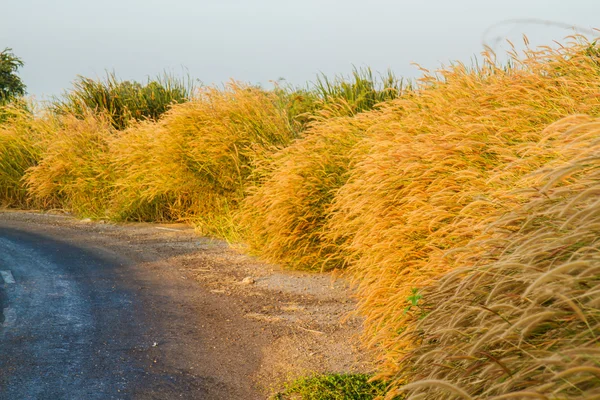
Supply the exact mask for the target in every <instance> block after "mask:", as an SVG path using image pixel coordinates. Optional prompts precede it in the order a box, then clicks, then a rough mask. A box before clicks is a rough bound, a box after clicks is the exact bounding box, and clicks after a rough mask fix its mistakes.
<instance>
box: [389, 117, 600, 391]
mask: <svg viewBox="0 0 600 400" xmlns="http://www.w3.org/2000/svg"><path fill="white" fill-rule="evenodd" d="M559 127H560V128H561V129H559V132H560V131H562V134H559V135H552V134H553V133H555V132H556V130H555V129H554V130H553V131H554V132H550V133H549V132H547V133H549V136H552V137H553V138H555V139H557V140H559V142H560V143H561V147H560V148H561V152H562V153H563V157H564V159H565V160H566V161H561V162H553V163H550V164H549V165H547V166H545V167H544V168H543V169H541V170H539V171H538V172H537V173H536V174H535V175H533V176H531V177H528V178H527V179H525V180H524V182H522V185H523V186H526V185H529V184H532V183H533V184H534V185H533V186H531V188H530V189H528V190H524V191H520V192H519V193H518V194H517V195H519V196H524V197H525V198H526V199H527V202H526V203H525V204H524V205H523V206H522V207H519V208H517V209H516V210H514V211H512V212H509V213H506V214H505V215H504V216H502V217H501V218H500V219H498V220H497V221H496V222H494V223H493V224H491V226H489V227H488V229H486V230H485V231H484V233H483V234H482V235H481V236H480V237H479V238H477V240H475V241H473V242H472V243H471V244H470V245H469V246H468V247H466V248H464V249H462V250H461V253H463V255H462V257H460V258H461V264H463V265H467V267H464V268H460V269H457V270H455V271H453V272H451V273H449V274H447V275H445V276H444V277H443V278H442V279H441V280H439V281H438V282H436V283H435V284H434V285H432V286H430V287H427V289H426V290H425V291H423V293H422V294H423V300H424V302H423V305H422V306H421V309H420V312H421V313H423V314H424V315H426V317H425V318H423V319H421V320H420V321H417V322H416V324H417V326H416V329H415V330H411V331H410V332H407V333H406V334H405V335H406V336H407V338H406V339H408V340H409V341H412V342H413V343H415V345H416V346H415V350H414V351H412V352H410V353H409V354H408V355H407V356H406V357H405V358H404V360H402V362H401V363H400V365H401V366H402V369H401V370H400V372H399V374H398V375H397V376H395V377H394V378H395V379H396V380H397V382H399V383H403V382H406V383H409V384H408V385H406V386H404V388H400V391H402V392H407V393H408V394H409V396H408V398H410V399H417V398H419V399H421V398H445V399H469V398H472V399H475V398H477V399H517V398H539V399H582V400H583V399H592V398H599V397H600V368H599V364H598V362H599V361H598V360H599V357H600V350H599V348H598V337H599V336H600V301H599V300H600V278H599V277H600V197H599V196H598V195H599V194H600V120H589V119H587V121H586V118H583V117H580V118H570V119H569V120H567V121H565V122H564V123H563V124H560V125H559ZM555 128H556V126H555ZM551 133H552V134H551ZM416 314H417V315H418V314H419V313H416ZM412 315H413V317H416V316H417V315H415V314H414V313H413V314H412ZM392 394H393V392H392V393H390V396H391V395H392Z"/></svg>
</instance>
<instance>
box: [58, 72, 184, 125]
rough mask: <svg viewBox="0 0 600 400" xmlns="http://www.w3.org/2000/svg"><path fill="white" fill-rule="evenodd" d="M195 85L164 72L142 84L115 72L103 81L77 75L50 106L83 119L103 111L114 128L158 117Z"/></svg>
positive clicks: (59, 112)
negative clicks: (118, 75)
mask: <svg viewBox="0 0 600 400" xmlns="http://www.w3.org/2000/svg"><path fill="white" fill-rule="evenodd" d="M193 92H194V85H193V83H192V81H191V80H190V79H189V78H188V79H185V78H184V79H180V78H176V77H174V76H171V75H168V74H166V73H165V74H163V75H162V76H159V77H157V78H155V79H148V81H147V82H146V83H145V84H142V83H139V82H135V81H121V80H119V79H118V78H117V76H116V75H115V74H114V73H107V75H106V79H105V80H100V79H97V80H96V79H91V78H86V77H83V76H79V77H78V78H77V79H76V80H75V82H74V83H73V89H72V90H71V91H69V92H66V93H64V94H63V95H62V97H57V98H54V99H53V100H52V101H51V102H50V109H51V110H52V111H53V112H54V113H57V114H61V115H69V114H71V115H75V116H77V117H80V118H84V117H85V116H86V115H88V114H89V113H90V112H95V113H102V114H106V115H107V116H108V117H110V119H111V122H112V124H113V126H114V127H115V128H117V129H125V128H127V127H128V126H129V125H130V124H131V122H133V121H140V120H145V119H150V120H157V119H158V118H159V117H160V116H161V115H162V114H164V113H165V112H166V111H167V110H168V109H169V108H170V107H171V105H173V104H177V103H184V102H186V101H188V100H190V99H191V97H192V96H193Z"/></svg>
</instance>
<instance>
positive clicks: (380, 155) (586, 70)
mask: <svg viewBox="0 0 600 400" xmlns="http://www.w3.org/2000/svg"><path fill="white" fill-rule="evenodd" d="M588 47H589V45H588V44H587V43H583V44H577V43H574V44H572V45H571V46H565V47H563V48H560V49H558V50H552V49H541V50H537V51H529V52H527V53H526V55H525V58H524V59H519V58H517V57H515V60H514V61H513V63H514V66H513V67H512V68H508V69H506V68H504V67H502V66H499V65H497V64H496V63H495V62H494V61H493V60H491V59H488V61H487V62H486V63H485V64H484V65H482V66H481V67H480V68H479V69H476V70H472V69H468V68H466V67H464V66H463V65H455V66H453V67H451V68H449V69H447V70H443V71H440V73H439V74H440V75H439V76H438V77H433V76H426V77H425V78H424V80H423V82H422V86H421V88H420V90H419V91H418V93H417V94H415V95H411V96H405V97H402V98H400V99H397V100H394V101H391V102H388V103H386V104H385V105H384V106H383V107H382V108H381V110H380V112H381V115H383V116H386V117H387V119H383V120H381V123H377V122H376V123H375V124H373V126H372V127H371V128H370V132H369V135H368V136H366V137H365V139H364V140H362V141H361V142H360V143H359V144H358V145H357V146H355V149H354V150H353V152H352V154H351V155H350V157H351V158H353V159H354V161H353V168H352V169H351V171H350V174H349V179H348V183H346V184H345V185H344V186H342V187H341V188H340V189H339V190H338V191H337V192H336V195H335V199H334V201H333V206H332V211H331V215H332V217H331V218H330V219H329V220H328V221H327V225H326V226H325V229H324V240H328V241H329V242H330V243H335V244H336V245H339V252H340V254H341V255H342V256H343V257H344V258H345V261H346V263H347V264H349V265H350V274H351V276H352V279H353V281H354V282H355V283H356V285H357V296H358V298H359V310H360V311H361V313H362V314H363V315H364V316H365V317H366V330H365V339H366V340H367V343H368V344H369V345H371V346H373V347H375V348H377V349H379V350H380V355H381V358H382V361H384V363H385V365H386V366H385V369H386V370H387V371H389V372H390V373H394V371H395V369H396V368H397V360H398V357H399V355H400V354H402V352H403V351H405V349H406V347H407V346H410V345H411V344H410V343H406V342H404V341H402V340H399V335H400V333H402V332H403V331H404V330H405V329H407V327H410V324H408V320H407V318H408V317H407V314H405V313H404V310H405V309H406V307H407V306H408V305H409V304H410V298H411V297H412V296H413V289H414V288H419V287H422V286H424V285H426V284H428V283H430V282H432V280H434V279H435V278H436V277H438V276H440V275H441V274H443V273H445V272H448V271H450V270H452V269H453V268H455V267H456V266H457V265H456V263H455V262H454V261H453V259H451V258H448V257H445V254H446V253H447V252H449V251H451V250H453V249H456V248H458V247H461V246H464V245H465V244H466V243H468V242H469V240H471V239H473V238H474V237H476V236H477V235H478V234H479V233H480V229H481V227H482V226H485V224H486V223H488V222H490V221H492V220H493V219H494V218H496V216H497V215H498V214H499V213H501V212H504V211H506V210H507V209H510V208H511V207H514V206H516V204H517V203H516V200H515V199H513V198H512V196H510V195H507V192H509V191H510V190H512V189H513V188H514V187H515V184H516V182H518V181H519V178H520V177H522V176H523V175H524V174H526V173H528V172H530V171H532V170H535V169H536V168H538V167H540V166H541V165H543V164H544V163H545V162H547V161H548V160H551V159H554V158H560V157H561V149H560V148H559V147H554V146H553V145H552V141H547V142H543V143H542V142H540V140H541V138H542V135H543V134H542V131H543V128H544V127H545V126H546V125H548V124H550V123H553V122H555V121H557V120H559V119H560V118H562V117H564V116H566V115H569V114H573V113H586V114H589V115H600V114H599V113H600V98H598V96H597V93H598V88H599V87H600V74H599V69H598V65H597V61H598V60H597V59H596V58H595V57H590V56H589V55H588V53H587V49H588ZM532 143H537V145H535V146H531V144H532Z"/></svg>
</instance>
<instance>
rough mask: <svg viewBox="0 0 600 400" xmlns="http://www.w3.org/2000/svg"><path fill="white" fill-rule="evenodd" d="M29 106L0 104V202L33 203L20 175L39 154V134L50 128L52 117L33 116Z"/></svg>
mask: <svg viewBox="0 0 600 400" xmlns="http://www.w3.org/2000/svg"><path fill="white" fill-rule="evenodd" d="M31 108H32V107H31V106H28V107H21V106H19V105H18V104H15V103H13V104H12V105H9V106H5V107H3V108H2V111H1V112H2V117H3V118H2V122H1V123H0V205H1V206H3V207H17V208H29V207H35V206H36V205H35V204H34V202H32V201H31V198H30V197H29V196H28V193H27V188H26V187H25V185H24V182H23V177H24V176H25V172H26V171H27V170H28V169H29V168H31V167H32V166H34V165H36V163H37V162H38V160H39V159H40V158H41V157H42V152H43V146H42V145H41V141H42V140H43V139H42V138H43V137H45V136H47V135H48V134H49V133H50V132H53V131H54V124H53V120H52V119H48V118H45V119H44V118H35V117H34V114H33V113H32V112H31V111H29V110H30V109H31Z"/></svg>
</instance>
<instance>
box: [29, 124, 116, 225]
mask: <svg viewBox="0 0 600 400" xmlns="http://www.w3.org/2000/svg"><path fill="white" fill-rule="evenodd" d="M113 135H114V129H113V128H112V126H111V123H110V121H109V119H108V118H104V117H102V116H101V115H93V114H87V115H86V116H85V117H84V118H82V119H80V118H76V117H74V116H70V115H68V116H64V117H60V118H59V119H58V120H56V121H55V122H54V123H53V126H52V129H50V130H48V131H46V132H44V134H43V135H40V137H39V140H40V143H39V145H41V146H42V148H43V152H42V154H41V156H40V159H39V160H38V162H37V163H36V165H34V166H32V167H30V168H29V169H28V170H27V172H26V174H25V177H24V182H25V184H26V186H27V190H28V195H29V197H30V198H31V199H33V200H34V201H36V203H38V204H40V205H41V207H42V208H46V209H48V208H60V209H64V210H69V211H73V212H75V213H76V214H77V215H79V216H85V217H95V218H103V217H106V213H107V209H106V208H107V205H108V202H109V201H110V194H111V186H112V181H113V179H114V178H113V172H112V165H111V159H110V154H109V146H108V143H109V140H110V138H111V137H112V136H113Z"/></svg>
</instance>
